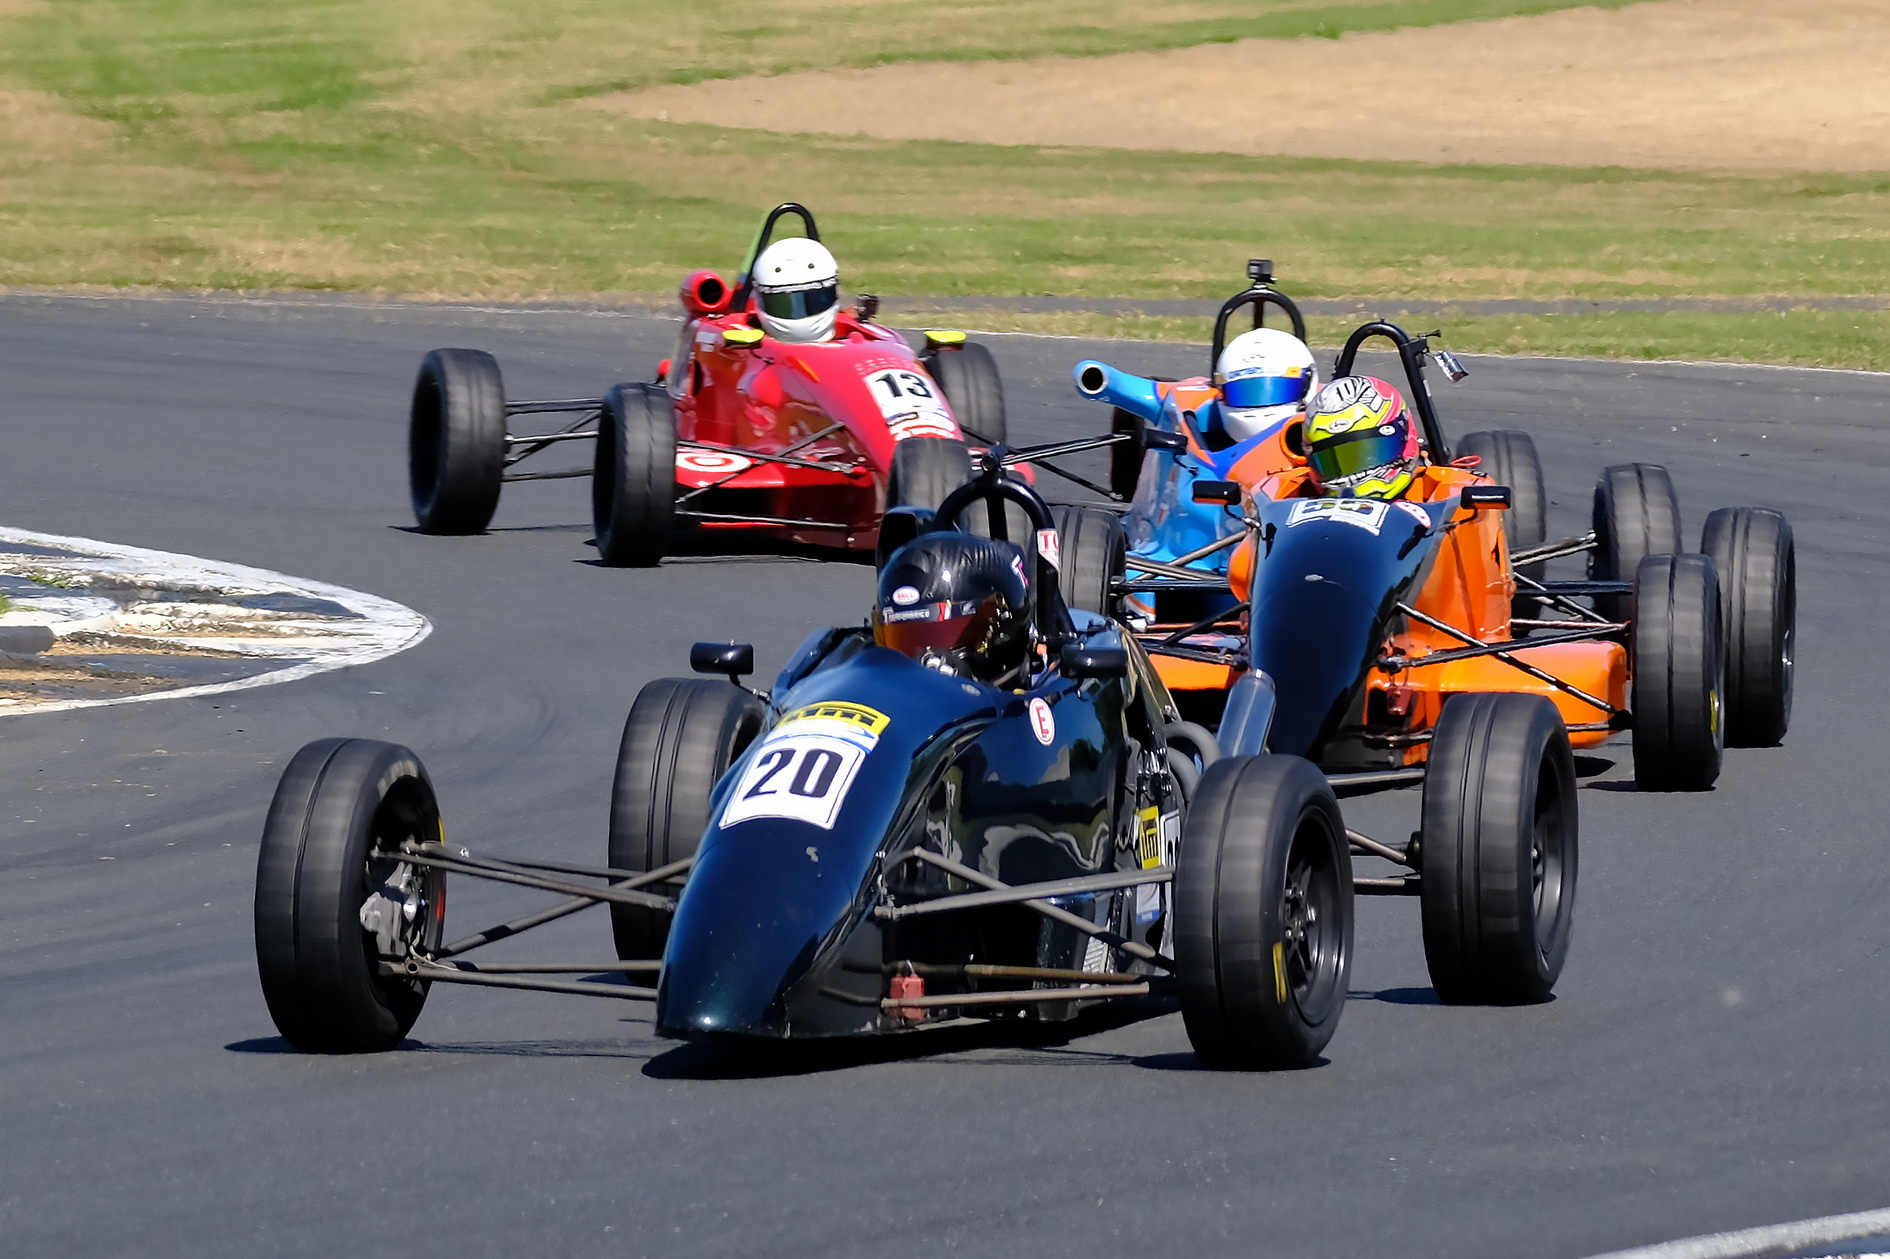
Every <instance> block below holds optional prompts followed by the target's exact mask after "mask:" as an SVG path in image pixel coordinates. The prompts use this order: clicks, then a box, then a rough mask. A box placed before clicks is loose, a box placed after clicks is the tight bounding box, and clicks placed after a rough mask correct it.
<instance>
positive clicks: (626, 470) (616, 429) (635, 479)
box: [591, 384, 676, 568]
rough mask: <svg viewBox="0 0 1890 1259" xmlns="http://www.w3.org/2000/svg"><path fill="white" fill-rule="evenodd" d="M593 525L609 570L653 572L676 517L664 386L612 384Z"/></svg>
mask: <svg viewBox="0 0 1890 1259" xmlns="http://www.w3.org/2000/svg"><path fill="white" fill-rule="evenodd" d="M595 459H596V462H595V463H594V464H593V466H592V471H591V524H592V527H593V528H594V529H595V531H596V534H597V557H598V559H599V560H600V561H601V562H602V563H604V564H605V565H607V566H609V567H611V568H649V567H651V566H653V565H655V564H657V563H658V562H660V561H661V560H662V558H663V556H664V555H665V554H666V553H667V552H668V550H669V538H670V532H671V530H672V529H673V528H674V525H675V518H676V411H675V408H674V407H672V406H671V405H670V401H669V395H668V394H666V393H664V392H663V389H662V386H660V385H651V384H633V385H612V386H611V387H610V392H609V393H607V394H605V395H604V411H603V415H602V416H601V417H600V419H599V422H598V425H597V450H596V456H595Z"/></svg>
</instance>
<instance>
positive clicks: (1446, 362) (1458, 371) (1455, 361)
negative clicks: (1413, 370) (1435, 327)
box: [1431, 350, 1470, 385]
mask: <svg viewBox="0 0 1890 1259" xmlns="http://www.w3.org/2000/svg"><path fill="white" fill-rule="evenodd" d="M1431 357H1432V358H1434V359H1436V360H1437V365H1438V366H1439V367H1441V368H1443V369H1444V376H1445V377H1446V378H1447V379H1448V380H1449V381H1450V383H1451V384H1453V385H1455V384H1459V383H1461V382H1462V380H1463V378H1464V377H1465V376H1468V375H1469V374H1470V369H1469V368H1467V367H1465V366H1464V365H1463V362H1462V360H1460V359H1459V358H1458V357H1457V356H1456V355H1455V354H1452V353H1451V352H1450V351H1449V350H1432V351H1431Z"/></svg>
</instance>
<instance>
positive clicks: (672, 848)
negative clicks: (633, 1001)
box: [610, 678, 767, 962]
mask: <svg viewBox="0 0 1890 1259" xmlns="http://www.w3.org/2000/svg"><path fill="white" fill-rule="evenodd" d="M766 719H767V710H766V709H765V708H764V707H763V705H762V703H761V701H760V700H758V699H756V698H755V697H754V696H753V695H750V694H749V693H748V692H747V691H744V690H742V689H741V688H740V687H738V686H730V685H729V684H728V683H727V682H715V681H710V680H709V679H707V678H659V679H657V680H656V681H654V682H652V683H650V684H649V685H648V686H646V687H644V688H643V690H642V691H641V692H639V693H638V695H637V699H636V703H634V704H632V705H631V706H630V716H629V719H628V720H626V721H625V722H624V726H623V741H622V742H621V743H620V744H619V745H618V747H617V774H616V779H615V781H614V782H613V783H612V784H611V789H610V867H611V869H613V870H629V871H631V872H633V873H637V874H642V873H645V872H647V871H650V870H656V869H660V868H661V867H663V866H666V865H670V864H671V863H673V862H677V861H681V860H682V859H683V858H684V857H688V856H692V855H693V854H694V853H695V851H696V845H697V844H699V843H701V842H702V833H703V832H704V831H705V830H707V829H708V825H709V793H710V792H711V791H712V790H714V788H715V784H716V782H717V781H718V780H719V779H720V778H721V777H722V775H723V773H725V772H726V771H727V770H728V767H729V766H730V765H732V764H734V762H735V758H736V757H738V756H740V755H741V754H742V752H743V751H744V750H746V749H747V747H748V745H749V744H750V743H753V742H754V741H755V737H756V736H757V735H759V734H760V733H761V727H762V723H763V722H764V721H765V720H766ZM651 890H652V891H655V890H658V889H655V888H652V889H651ZM669 921H670V915H669V914H668V913H666V912H664V911H662V910H657V909H645V908H643V907H642V906H639V905H615V904H614V905H612V906H611V907H610V927H611V934H612V935H614V936H615V937H616V942H617V956H618V958H620V959H621V960H623V961H626V962H635V961H648V960H651V959H654V958H660V957H662V956H663V946H664V945H665V944H666V943H667V942H668V940H669Z"/></svg>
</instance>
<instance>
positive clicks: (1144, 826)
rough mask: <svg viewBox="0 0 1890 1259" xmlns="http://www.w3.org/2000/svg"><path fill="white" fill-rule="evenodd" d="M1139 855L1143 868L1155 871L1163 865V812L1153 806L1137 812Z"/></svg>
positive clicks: (1137, 845)
mask: <svg viewBox="0 0 1890 1259" xmlns="http://www.w3.org/2000/svg"><path fill="white" fill-rule="evenodd" d="M1135 824H1136V838H1137V841H1138V842H1137V844H1136V847H1137V849H1138V854H1139V855H1140V856H1141V858H1142V868H1143V869H1144V870H1153V869H1154V868H1155V867H1156V866H1158V865H1160V864H1161V863H1162V811H1161V810H1160V809H1157V808H1155V807H1153V806H1150V807H1149V808H1146V809H1137V810H1136V812H1135Z"/></svg>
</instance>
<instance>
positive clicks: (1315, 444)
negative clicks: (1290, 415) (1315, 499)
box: [1306, 376, 1424, 498]
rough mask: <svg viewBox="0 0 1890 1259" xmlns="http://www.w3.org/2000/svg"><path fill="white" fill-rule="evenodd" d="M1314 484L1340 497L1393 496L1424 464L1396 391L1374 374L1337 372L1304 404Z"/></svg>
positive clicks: (1414, 430) (1414, 428)
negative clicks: (1335, 377) (1309, 401)
mask: <svg viewBox="0 0 1890 1259" xmlns="http://www.w3.org/2000/svg"><path fill="white" fill-rule="evenodd" d="M1306 463H1307V464H1308V466H1309V467H1310V468H1311V470H1312V479H1313V483H1314V484H1315V485H1317V486H1318V487H1319V488H1320V489H1321V490H1323V491H1324V492H1325V493H1326V494H1328V495H1332V496H1334V497H1340V498H1396V497H1397V496H1398V495H1400V494H1402V493H1404V491H1405V489H1406V488H1407V487H1408V486H1409V485H1410V484H1411V482H1412V481H1413V480H1414V479H1415V478H1416V477H1417V474H1418V469H1420V468H1421V467H1423V465H1424V454H1423V450H1422V448H1421V445H1420V443H1419V439H1418V429H1417V425H1415V424H1413V423H1412V422H1411V412H1410V410H1409V408H1407V407H1406V406H1405V405H1404V398H1403V397H1402V396H1400V395H1399V393H1398V391H1397V390H1396V389H1394V388H1393V387H1392V386H1390V385H1388V384H1386V383H1385V382H1384V381H1382V380H1380V379H1378V378H1377V377H1376V376H1341V377H1339V378H1338V379H1337V380H1335V381H1333V382H1332V383H1331V384H1329V385H1327V386H1326V387H1325V388H1324V389H1321V390H1320V391H1319V392H1318V393H1317V394H1315V395H1314V396H1313V400H1312V404H1311V405H1310V406H1308V407H1307V408H1306Z"/></svg>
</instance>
